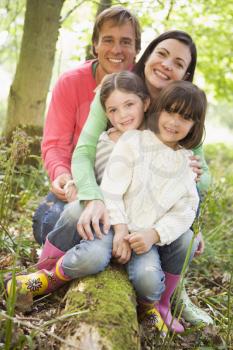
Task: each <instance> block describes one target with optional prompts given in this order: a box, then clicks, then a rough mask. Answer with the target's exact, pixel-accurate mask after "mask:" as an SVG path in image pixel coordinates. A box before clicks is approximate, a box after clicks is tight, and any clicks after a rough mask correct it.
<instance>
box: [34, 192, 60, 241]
mask: <svg viewBox="0 0 233 350" xmlns="http://www.w3.org/2000/svg"><path fill="white" fill-rule="evenodd" d="M65 205H66V203H65V202H63V201H61V200H60V199H58V198H57V197H56V196H55V194H53V193H52V192H50V193H49V194H48V195H47V196H46V197H45V199H44V201H43V202H42V203H41V204H40V205H39V207H38V208H37V209H36V211H35V214H34V215H33V218H32V220H33V224H32V229H33V235H34V237H35V240H36V241H37V243H39V244H40V245H41V244H43V243H44V242H45V240H46V237H47V235H48V233H49V232H50V231H52V230H53V228H54V226H55V224H56V222H57V221H58V219H59V217H60V215H61V213H62V212H63V210H64V206H65Z"/></svg>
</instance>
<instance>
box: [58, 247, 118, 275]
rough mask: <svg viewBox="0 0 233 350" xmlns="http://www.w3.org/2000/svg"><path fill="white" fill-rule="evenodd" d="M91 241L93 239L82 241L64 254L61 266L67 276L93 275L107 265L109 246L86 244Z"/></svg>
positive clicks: (109, 255) (109, 257) (109, 252)
mask: <svg viewBox="0 0 233 350" xmlns="http://www.w3.org/2000/svg"><path fill="white" fill-rule="evenodd" d="M92 242H94V241H85V242H84V241H82V242H81V243H80V244H78V245H77V246H76V247H74V248H72V249H70V250H69V251H68V252H67V253H66V254H65V256H64V259H63V264H62V267H63V270H64V272H65V274H67V275H68V276H69V277H72V278H77V277H84V276H87V275H93V274H96V273H98V272H101V271H103V270H104V269H105V268H106V267H107V266H108V264H109V262H110V259H111V246H110V247H107V246H103V245H98V244H88V243H92ZM85 243H87V244H85Z"/></svg>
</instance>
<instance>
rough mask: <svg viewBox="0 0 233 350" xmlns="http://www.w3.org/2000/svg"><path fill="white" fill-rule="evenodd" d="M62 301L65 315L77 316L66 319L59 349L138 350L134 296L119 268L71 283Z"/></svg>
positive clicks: (126, 278) (125, 276) (122, 271)
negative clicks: (64, 300)
mask: <svg viewBox="0 0 233 350" xmlns="http://www.w3.org/2000/svg"><path fill="white" fill-rule="evenodd" d="M65 298H66V307H65V310H64V312H65V314H67V313H68V314H69V313H72V312H75V311H76V312H77V311H80V314H78V315H76V316H73V317H72V318H71V319H70V320H71V321H70V322H69V327H66V329H65V334H63V336H64V339H65V341H66V343H67V345H66V344H63V345H62V346H61V350H66V349H70V347H69V345H68V344H73V345H74V346H75V347H76V348H77V349H79V350H86V349H92V350H120V349H124V350H138V349H140V338H139V329H138V322H137V315H136V300H135V294H134V291H133V288H132V285H131V284H130V282H129V280H128V277H127V275H126V273H125V271H124V270H123V268H120V267H116V266H114V267H110V268H108V269H107V270H105V271H104V272H102V273H100V274H98V275H95V276H89V277H86V278H83V279H82V280H80V281H75V282H73V283H72V284H71V286H70V288H69V290H68V292H67V294H66V296H65Z"/></svg>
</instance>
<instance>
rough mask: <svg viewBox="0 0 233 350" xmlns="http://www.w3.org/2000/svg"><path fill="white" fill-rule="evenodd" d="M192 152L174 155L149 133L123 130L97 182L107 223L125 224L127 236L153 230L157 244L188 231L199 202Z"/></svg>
mask: <svg viewBox="0 0 233 350" xmlns="http://www.w3.org/2000/svg"><path fill="white" fill-rule="evenodd" d="M191 154H192V152H191V151H188V150H185V149H179V150H176V151H174V150H173V149H171V148H170V147H168V146H166V145H164V144H163V143H162V142H161V141H160V140H159V139H158V138H157V137H156V136H155V134H154V133H152V132H151V131H149V130H144V131H139V130H131V131H127V132H125V133H124V134H123V135H122V136H121V137H120V139H119V140H118V142H117V144H116V145H115V147H114V149H113V152H112V154H111V156H110V158H109V161H108V163H107V166H106V169H105V171H104V175H103V180H102V183H101V189H102V192H103V195H104V200H105V204H106V206H107V209H108V211H109V214H110V220H111V224H112V225H115V224H120V223H123V224H127V225H128V228H129V231H130V232H134V231H143V230H147V229H150V228H154V229H155V230H156V231H157V232H158V233H159V236H160V243H159V244H160V245H164V244H170V243H171V242H173V241H174V240H176V239H177V238H178V237H179V236H180V235H181V234H182V233H184V232H185V231H187V230H188V229H189V228H190V227H191V225H192V223H193V220H194V218H195V215H196V210H197V207H198V202H199V196H198V193H197V189H196V183H195V174H194V173H193V171H192V169H191V168H190V165H189V163H190V161H189V156H190V155H191Z"/></svg>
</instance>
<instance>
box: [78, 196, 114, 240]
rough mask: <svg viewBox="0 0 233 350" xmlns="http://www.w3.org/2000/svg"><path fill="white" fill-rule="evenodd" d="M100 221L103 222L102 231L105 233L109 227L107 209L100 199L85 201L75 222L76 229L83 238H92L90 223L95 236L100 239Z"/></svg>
mask: <svg viewBox="0 0 233 350" xmlns="http://www.w3.org/2000/svg"><path fill="white" fill-rule="evenodd" d="M100 222H101V223H102V224H103V230H104V233H105V234H107V233H108V231H109V229H110V223H109V216H108V211H107V209H106V207H105V205H104V203H103V202H102V201H101V200H93V201H90V202H88V203H87V205H86V207H85V209H84V211H83V212H82V214H81V216H80V218H79V221H78V223H77V230H78V233H79V234H80V236H81V237H82V238H83V239H87V240H93V239H94V236H93V233H92V230H91V225H92V227H93V229H94V231H95V233H96V236H97V237H98V238H99V239H101V238H102V232H101V230H100V226H99V225H100Z"/></svg>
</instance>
